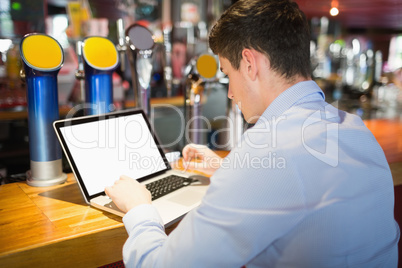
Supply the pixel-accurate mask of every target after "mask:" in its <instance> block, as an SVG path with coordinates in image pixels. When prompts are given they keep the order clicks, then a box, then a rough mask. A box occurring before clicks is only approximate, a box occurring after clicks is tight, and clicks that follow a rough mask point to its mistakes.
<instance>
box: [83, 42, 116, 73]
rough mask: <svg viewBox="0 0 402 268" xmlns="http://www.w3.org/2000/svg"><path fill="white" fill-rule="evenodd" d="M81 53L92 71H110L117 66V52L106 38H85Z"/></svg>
mask: <svg viewBox="0 0 402 268" xmlns="http://www.w3.org/2000/svg"><path fill="white" fill-rule="evenodd" d="M82 52H83V53H82V54H83V55H84V58H85V60H86V62H87V63H88V64H89V65H90V66H91V67H92V68H94V69H100V70H110V69H113V68H114V67H116V66H117V64H118V59H119V57H118V55H117V50H116V48H115V46H114V44H113V43H112V42H111V41H110V40H109V39H107V38H104V37H97V36H92V37H88V38H86V39H85V41H84V44H83V49H82Z"/></svg>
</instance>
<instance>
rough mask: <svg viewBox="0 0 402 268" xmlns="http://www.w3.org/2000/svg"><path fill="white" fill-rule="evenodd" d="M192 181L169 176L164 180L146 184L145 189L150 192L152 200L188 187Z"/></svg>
mask: <svg viewBox="0 0 402 268" xmlns="http://www.w3.org/2000/svg"><path fill="white" fill-rule="evenodd" d="M191 182H192V179H190V178H185V177H180V176H177V175H170V176H168V177H166V178H163V179H160V180H157V181H154V182H151V183H149V184H146V185H145V187H146V188H147V189H148V190H149V191H150V192H151V195H152V200H155V199H157V198H159V197H162V196H164V195H167V194H168V193H171V192H173V191H175V190H177V189H179V188H182V187H184V186H187V185H189V184H190V183H191Z"/></svg>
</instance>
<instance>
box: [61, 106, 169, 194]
mask: <svg viewBox="0 0 402 268" xmlns="http://www.w3.org/2000/svg"><path fill="white" fill-rule="evenodd" d="M60 131H61V133H62V135H63V137H64V140H65V141H66V144H67V146H68V149H69V151H70V153H71V155H72V157H73V161H74V163H75V165H76V167H77V169H78V172H79V174H80V175H81V178H82V180H83V182H84V184H85V187H86V189H87V191H88V194H89V195H93V194H97V193H100V192H103V191H104V189H105V187H106V186H110V185H113V183H114V182H115V181H116V180H118V179H119V177H120V176H121V175H127V176H129V177H131V178H133V179H139V178H142V177H144V176H147V175H150V174H153V173H156V172H158V171H161V170H165V169H166V168H167V167H166V164H165V163H164V161H163V158H162V156H161V154H160V152H159V150H158V148H157V146H156V144H155V141H154V139H153V137H152V134H151V132H150V131H149V129H148V127H147V124H146V122H145V120H144V118H143V116H142V115H141V114H135V115H130V116H122V117H118V118H110V119H106V120H101V121H97V122H89V123H84V124H78V125H72V126H64V127H62V128H60Z"/></svg>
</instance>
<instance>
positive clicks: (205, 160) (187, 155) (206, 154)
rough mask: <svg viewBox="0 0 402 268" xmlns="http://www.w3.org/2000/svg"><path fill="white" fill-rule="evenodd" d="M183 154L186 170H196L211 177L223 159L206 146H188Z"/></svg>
mask: <svg viewBox="0 0 402 268" xmlns="http://www.w3.org/2000/svg"><path fill="white" fill-rule="evenodd" d="M182 154H183V160H184V167H185V168H186V169H195V170H198V171H201V172H203V173H205V174H207V175H209V176H211V175H212V174H214V172H215V171H216V170H217V169H218V168H219V167H220V166H221V164H222V158H221V157H220V156H219V155H217V154H216V153H214V152H213V151H212V150H211V149H209V148H208V147H207V146H205V145H199V144H188V145H186V146H185V147H184V148H183V152H182ZM192 160H195V161H192ZM190 161H191V162H190Z"/></svg>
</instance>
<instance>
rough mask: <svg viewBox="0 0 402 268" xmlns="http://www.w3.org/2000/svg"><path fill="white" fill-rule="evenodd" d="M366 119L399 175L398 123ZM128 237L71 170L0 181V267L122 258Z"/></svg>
mask: <svg viewBox="0 0 402 268" xmlns="http://www.w3.org/2000/svg"><path fill="white" fill-rule="evenodd" d="M365 123H366V125H367V126H368V128H369V129H370V130H371V131H372V132H373V133H374V136H375V137H376V138H377V140H378V141H379V143H380V145H381V146H382V147H383V149H384V151H385V154H386V157H387V159H388V162H390V165H391V168H392V165H394V167H397V169H398V168H399V171H398V172H399V173H394V172H393V174H394V181H395V179H396V178H395V177H401V174H402V173H401V172H400V171H401V169H400V167H401V163H402V124H401V123H400V121H398V120H369V121H365ZM220 154H221V156H224V155H226V154H227V152H221V153H220ZM178 168H180V164H179V165H178ZM172 228H174V226H173V227H172ZM169 229H170V230H171V228H169ZM170 230H167V232H169V231H170ZM126 239H127V233H126V230H125V228H124V226H123V223H122V219H121V217H119V216H116V215H113V214H110V213H107V212H104V211H100V210H97V209H95V208H92V207H89V206H88V205H87V204H86V203H85V202H84V199H83V198H82V195H81V192H80V190H79V188H78V185H77V183H76V181H75V178H74V176H73V175H72V174H68V179H67V182H66V183H64V184H61V185H57V186H51V187H41V188H36V187H31V186H28V185H27V184H26V183H25V182H18V183H11V184H6V185H2V186H0V267H74V268H77V267H99V266H102V265H106V264H110V263H114V262H116V261H119V260H122V247H123V244H124V242H125V240H126Z"/></svg>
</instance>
